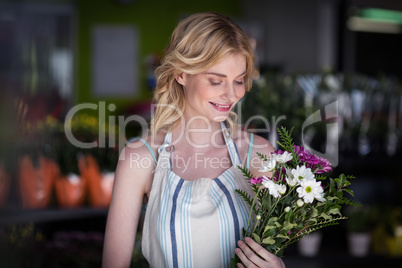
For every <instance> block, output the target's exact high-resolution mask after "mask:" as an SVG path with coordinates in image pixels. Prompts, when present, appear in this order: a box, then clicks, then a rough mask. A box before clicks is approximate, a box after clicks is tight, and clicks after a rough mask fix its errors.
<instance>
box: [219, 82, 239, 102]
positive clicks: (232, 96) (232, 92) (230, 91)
mask: <svg viewBox="0 0 402 268" xmlns="http://www.w3.org/2000/svg"><path fill="white" fill-rule="evenodd" d="M237 95H238V93H237V92H236V89H235V87H234V86H233V85H228V86H227V87H226V88H225V93H224V94H223V98H224V99H225V100H229V101H231V102H233V101H235V100H236V99H238V98H239V97H238V96H237Z"/></svg>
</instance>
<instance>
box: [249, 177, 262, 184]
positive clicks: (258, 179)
mask: <svg viewBox="0 0 402 268" xmlns="http://www.w3.org/2000/svg"><path fill="white" fill-rule="evenodd" d="M262 180H263V178H262V177H258V178H256V177H252V178H251V179H250V183H251V184H254V185H256V184H260V183H262Z"/></svg>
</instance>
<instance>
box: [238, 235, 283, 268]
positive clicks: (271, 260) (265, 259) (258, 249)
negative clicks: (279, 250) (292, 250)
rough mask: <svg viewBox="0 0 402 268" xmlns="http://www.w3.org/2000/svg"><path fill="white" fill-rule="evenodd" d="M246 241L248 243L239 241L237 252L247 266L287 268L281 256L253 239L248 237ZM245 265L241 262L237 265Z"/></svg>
mask: <svg viewBox="0 0 402 268" xmlns="http://www.w3.org/2000/svg"><path fill="white" fill-rule="evenodd" d="M245 241H246V243H244V242H243V241H238V242H237V245H238V246H239V247H240V248H236V250H235V252H236V255H237V256H238V257H239V258H240V260H241V261H242V263H243V264H244V265H245V266H246V267H267V268H285V264H284V263H283V261H282V259H281V258H279V257H277V256H275V255H274V254H272V253H270V252H268V251H267V250H266V249H265V248H263V247H262V246H260V245H259V244H258V243H257V242H255V241H254V240H253V239H251V238H250V237H246V238H245ZM254 252H255V253H254ZM256 253H257V254H256ZM244 265H242V264H240V263H239V264H237V267H239V268H240V267H244Z"/></svg>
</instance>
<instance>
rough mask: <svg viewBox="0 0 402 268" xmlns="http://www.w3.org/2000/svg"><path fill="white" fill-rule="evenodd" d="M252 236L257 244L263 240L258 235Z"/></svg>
mask: <svg viewBox="0 0 402 268" xmlns="http://www.w3.org/2000/svg"><path fill="white" fill-rule="evenodd" d="M252 236H253V239H254V240H255V242H257V243H258V244H260V242H261V238H260V237H259V236H258V235H257V234H255V233H253V234H252Z"/></svg>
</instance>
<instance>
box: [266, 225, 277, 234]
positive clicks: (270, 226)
mask: <svg viewBox="0 0 402 268" xmlns="http://www.w3.org/2000/svg"><path fill="white" fill-rule="evenodd" d="M275 228H276V226H273V225H267V226H265V228H264V233H265V232H266V231H268V230H271V229H275Z"/></svg>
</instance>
